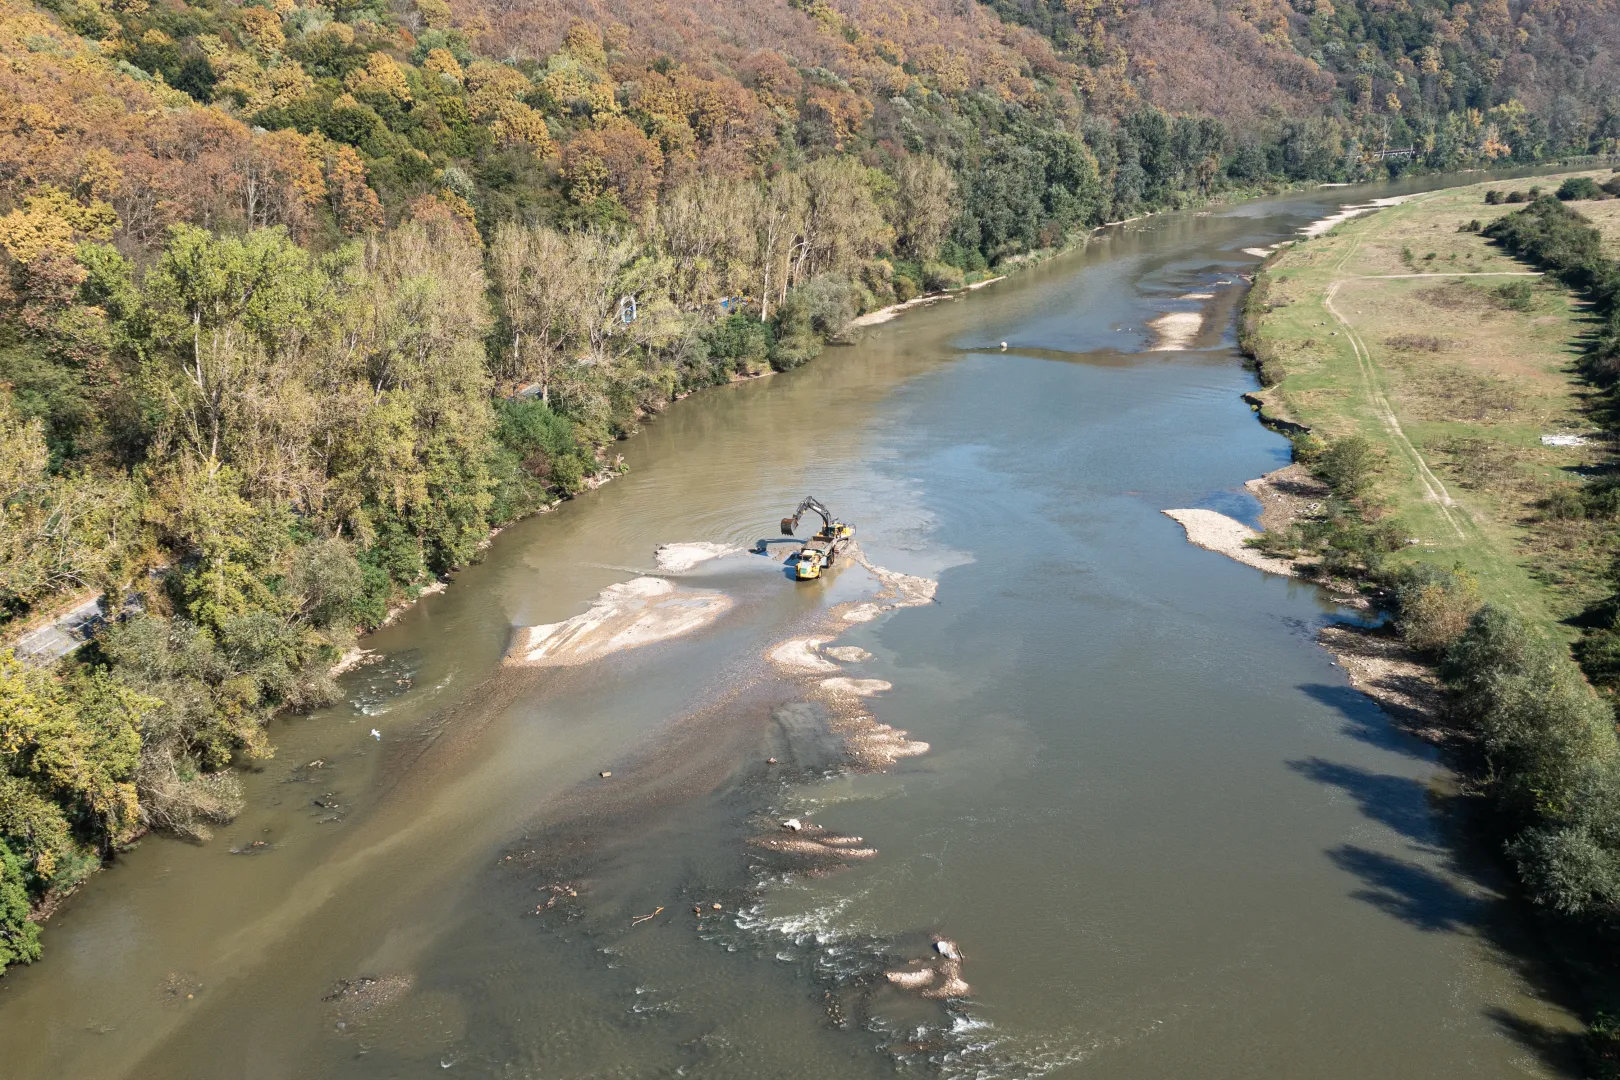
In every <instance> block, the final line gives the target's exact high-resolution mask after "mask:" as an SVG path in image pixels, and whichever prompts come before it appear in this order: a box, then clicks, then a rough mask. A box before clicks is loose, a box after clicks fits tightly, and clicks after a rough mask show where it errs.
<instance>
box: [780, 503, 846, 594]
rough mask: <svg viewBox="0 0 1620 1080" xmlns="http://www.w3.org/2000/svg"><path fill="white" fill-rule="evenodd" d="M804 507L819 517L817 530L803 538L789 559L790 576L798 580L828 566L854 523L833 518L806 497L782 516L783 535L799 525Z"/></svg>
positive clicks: (821, 506) (816, 573)
mask: <svg viewBox="0 0 1620 1080" xmlns="http://www.w3.org/2000/svg"><path fill="white" fill-rule="evenodd" d="M806 510H812V511H814V512H815V513H816V514H817V515H818V516H819V517H820V518H821V531H820V532H818V533H816V535H814V536H812V537H811V538H810V539H808V540H806V541H805V542H804V545H803V546H802V547H800V548H799V550H798V551H796V552H794V553H793V557H792V558H791V559H790V560H789V562H790V563H791V565H792V566H793V574H794V577H796V578H798V580H800V581H811V580H814V579H815V578H818V577H820V576H821V572H822V571H823V570H826V569H830V568H831V567H832V565H833V563H834V562H835V561H836V560H837V558H838V554H839V552H841V551H843V549H844V547H845V546H846V545H847V544H849V543H850V541H852V540H854V539H855V526H853V525H847V524H845V523H844V522H842V521H834V520H833V516H832V512H831V511H829V510H828V509H827V508H826V507H825V506H823V505H821V503H820V502H819V501H818V500H816V499H815V498H806V499H805V500H804V501H803V502H802V503H800V504H799V508H798V509H797V510H795V511H794V512H793V516H792V517H785V518H783V519H782V535H783V536H792V535H793V532H794V530H795V529H797V528H798V527H799V519H800V518H801V517H803V516H804V512H805V511H806Z"/></svg>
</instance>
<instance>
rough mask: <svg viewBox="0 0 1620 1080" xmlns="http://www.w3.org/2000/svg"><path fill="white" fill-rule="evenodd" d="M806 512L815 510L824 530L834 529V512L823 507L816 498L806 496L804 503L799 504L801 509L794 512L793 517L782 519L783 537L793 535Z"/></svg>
mask: <svg viewBox="0 0 1620 1080" xmlns="http://www.w3.org/2000/svg"><path fill="white" fill-rule="evenodd" d="M806 510H814V511H815V512H816V513H817V514H818V515H820V517H821V522H822V527H823V528H824V529H831V528H832V512H831V511H829V510H828V509H827V508H826V507H825V506H822V505H821V503H820V502H819V501H818V500H817V499H816V498H815V497H814V496H806V498H805V500H804V502H802V503H800V504H799V508H798V509H797V510H795V511H793V516H792V517H785V518H783V519H782V535H783V536H792V535H793V530H794V529H797V528H798V527H799V519H800V518H802V517H803V516H804V512H805V511H806Z"/></svg>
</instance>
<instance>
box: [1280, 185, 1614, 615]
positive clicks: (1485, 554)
mask: <svg viewBox="0 0 1620 1080" xmlns="http://www.w3.org/2000/svg"><path fill="white" fill-rule="evenodd" d="M1608 174H1609V170H1607V169H1604V170H1601V171H1590V170H1588V171H1583V172H1579V173H1570V174H1566V175H1590V176H1594V177H1596V178H1599V179H1605V178H1607V176H1608ZM1563 178H1564V176H1563V175H1559V176H1548V177H1539V178H1536V179H1535V180H1519V181H1502V180H1492V181H1489V182H1486V183H1482V184H1478V185H1475V186H1471V187H1462V188H1452V189H1449V190H1446V191H1440V192H1434V193H1429V194H1425V195H1419V196H1416V197H1414V198H1412V199H1410V200H1408V201H1406V202H1404V203H1401V204H1399V205H1396V206H1390V207H1386V208H1384V209H1381V210H1379V211H1377V212H1375V213H1372V214H1369V215H1365V216H1363V217H1360V218H1356V219H1353V220H1351V221H1349V222H1346V223H1345V224H1343V225H1340V226H1339V227H1338V228H1336V229H1335V230H1333V232H1332V233H1330V234H1328V235H1327V236H1323V237H1318V238H1316V239H1311V240H1305V241H1302V242H1300V243H1297V244H1295V245H1293V246H1291V247H1289V248H1287V249H1285V250H1284V251H1283V252H1281V253H1279V254H1278V255H1277V256H1275V257H1274V258H1273V260H1272V261H1271V263H1270V264H1269V266H1268V268H1267V269H1266V270H1265V271H1264V272H1263V274H1262V275H1261V277H1260V279H1259V280H1258V281H1257V285H1256V288H1257V292H1256V297H1255V308H1254V309H1252V310H1253V311H1254V314H1255V315H1256V316H1257V318H1256V319H1255V320H1254V321H1253V322H1251V328H1250V334H1249V344H1250V346H1251V348H1253V349H1254V350H1255V352H1256V355H1257V356H1258V357H1259V358H1260V361H1261V365H1262V376H1263V378H1264V380H1265V381H1266V382H1267V383H1268V384H1271V385H1269V386H1268V387H1267V388H1266V389H1265V390H1264V391H1262V392H1261V394H1260V397H1261V398H1262V400H1263V401H1264V402H1265V411H1266V413H1267V414H1268V415H1271V416H1276V417H1278V418H1280V419H1286V420H1291V421H1294V422H1296V423H1299V424H1303V425H1306V426H1308V427H1309V428H1311V429H1312V430H1313V431H1314V432H1316V433H1317V434H1320V435H1322V436H1324V437H1326V438H1329V439H1332V438H1335V437H1341V436H1345V435H1351V434H1360V435H1362V436H1365V437H1366V438H1368V439H1370V440H1372V441H1373V442H1374V443H1375V444H1376V445H1378V446H1379V447H1380V448H1382V450H1383V451H1384V453H1385V455H1386V460H1387V463H1388V465H1387V469H1386V472H1385V476H1384V478H1383V481H1382V494H1383V495H1384V497H1385V499H1386V500H1387V509H1388V512H1389V513H1391V514H1393V515H1394V516H1395V520H1397V521H1399V522H1400V524H1401V528H1402V531H1403V532H1404V533H1405V534H1406V535H1407V537H1408V538H1409V541H1408V542H1409V547H1408V549H1407V552H1406V553H1404V554H1403V555H1402V556H1401V557H1403V558H1415V559H1423V560H1428V561H1431V562H1434V563H1436V564H1438V565H1441V566H1443V567H1446V568H1451V567H1453V566H1454V565H1458V564H1460V565H1462V566H1463V567H1466V568H1467V569H1468V570H1470V571H1472V572H1473V573H1474V574H1476V575H1477V577H1478V580H1479V585H1480V589H1481V592H1482V594H1483V595H1485V596H1486V597H1488V598H1490V599H1493V600H1496V601H1497V602H1500V603H1506V604H1508V605H1509V606H1511V607H1514V608H1516V609H1517V610H1518V611H1519V612H1520V613H1521V614H1522V615H1524V616H1525V617H1526V618H1529V619H1531V620H1533V621H1535V622H1538V623H1541V624H1543V625H1548V624H1556V623H1557V622H1558V621H1559V620H1562V619H1565V618H1567V617H1569V616H1570V615H1573V614H1575V613H1576V612H1578V611H1580V610H1582V609H1583V608H1584V607H1586V605H1587V604H1589V603H1590V602H1592V601H1593V600H1595V599H1597V598H1599V597H1600V596H1603V595H1606V594H1607V593H1608V592H1610V591H1612V586H1609V585H1606V583H1605V582H1604V581H1603V580H1602V578H1601V575H1602V573H1603V572H1604V571H1605V570H1606V569H1607V565H1606V559H1605V557H1604V556H1603V555H1602V554H1601V552H1600V551H1599V550H1598V546H1597V544H1596V543H1595V541H1596V540H1597V536H1596V534H1595V533H1594V532H1593V531H1592V528H1591V526H1590V524H1589V523H1587V522H1565V521H1558V520H1544V519H1543V518H1544V515H1542V514H1541V513H1540V512H1539V510H1538V505H1539V504H1540V503H1541V501H1542V500H1544V499H1545V498H1546V497H1547V496H1548V495H1549V494H1550V493H1551V492H1552V491H1553V490H1554V489H1555V488H1556V487H1557V486H1558V485H1560V484H1574V483H1578V482H1579V476H1580V471H1581V470H1583V469H1586V468H1590V467H1593V466H1596V465H1600V464H1604V463H1605V462H1606V459H1607V450H1606V448H1605V446H1604V444H1602V443H1600V442H1595V441H1594V442H1591V443H1588V444H1587V445H1584V446H1578V447H1560V446H1546V445H1544V444H1543V442H1542V436H1544V435H1560V434H1592V433H1594V431H1595V424H1594V423H1593V421H1592V420H1591V419H1590V418H1589V417H1588V415H1587V413H1586V407H1587V402H1588V396H1589V390H1588V388H1587V387H1586V386H1585V385H1584V384H1583V383H1582V382H1581V380H1580V378H1579V376H1578V374H1577V373H1576V370H1575V361H1576V359H1577V357H1578V356H1579V353H1580V347H1581V346H1580V339H1581V335H1582V333H1583V330H1584V329H1585V325H1586V322H1587V316H1586V313H1585V306H1586V305H1585V304H1584V303H1583V302H1582V301H1581V300H1580V299H1579V298H1578V297H1576V296H1574V295H1572V294H1571V293H1570V292H1569V290H1567V289H1566V288H1564V287H1563V286H1562V285H1560V284H1558V283H1556V282H1550V281H1544V280H1542V278H1541V277H1540V275H1538V274H1536V273H1535V272H1534V270H1533V268H1531V267H1529V266H1526V265H1523V264H1521V263H1519V262H1518V261H1517V260H1515V259H1514V258H1512V257H1511V256H1508V255H1506V254H1504V253H1503V252H1502V251H1500V250H1499V249H1498V248H1496V247H1495V246H1494V245H1492V244H1491V243H1490V242H1489V241H1487V240H1485V239H1483V238H1482V237H1480V236H1479V235H1478V232H1477V226H1476V225H1474V224H1473V223H1475V222H1477V223H1478V225H1486V224H1489V223H1490V222H1491V221H1492V220H1494V219H1495V218H1496V217H1498V216H1500V215H1502V214H1505V213H1508V212H1510V211H1512V210H1514V209H1517V206H1515V205H1511V204H1510V205H1487V204H1486V202H1485V192H1486V191H1487V190H1488V189H1496V190H1499V191H1504V192H1506V191H1512V190H1521V191H1525V190H1528V189H1529V188H1530V186H1531V185H1532V184H1533V185H1535V186H1538V187H1540V188H1541V189H1542V190H1543V191H1544V192H1550V191H1552V190H1554V189H1556V188H1557V186H1558V184H1559V182H1560V181H1561V180H1562V179H1563ZM1573 205H1574V206H1575V207H1576V208H1577V209H1579V210H1580V211H1581V212H1582V213H1586V214H1588V216H1589V217H1591V218H1592V219H1593V220H1594V221H1595V222H1597V223H1598V224H1599V226H1600V227H1601V228H1602V229H1603V230H1604V232H1605V235H1606V237H1608V238H1609V240H1610V242H1611V243H1615V244H1617V245H1620V200H1617V201H1607V202H1582V203H1577V204H1573Z"/></svg>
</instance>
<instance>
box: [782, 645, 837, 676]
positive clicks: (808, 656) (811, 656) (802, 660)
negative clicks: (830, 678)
mask: <svg viewBox="0 0 1620 1080" xmlns="http://www.w3.org/2000/svg"><path fill="white" fill-rule="evenodd" d="M820 646H821V639H820V638H791V639H789V640H788V641H784V642H782V644H780V645H778V646H777V647H776V648H774V649H772V650H771V651H770V658H771V663H773V664H776V665H777V666H779V667H785V668H788V669H789V670H792V671H837V670H838V665H837V664H835V663H833V662H832V661H830V660H827V659H824V658H823V657H822V655H821V653H820V652H818V651H817V650H818V649H819V648H820Z"/></svg>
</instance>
